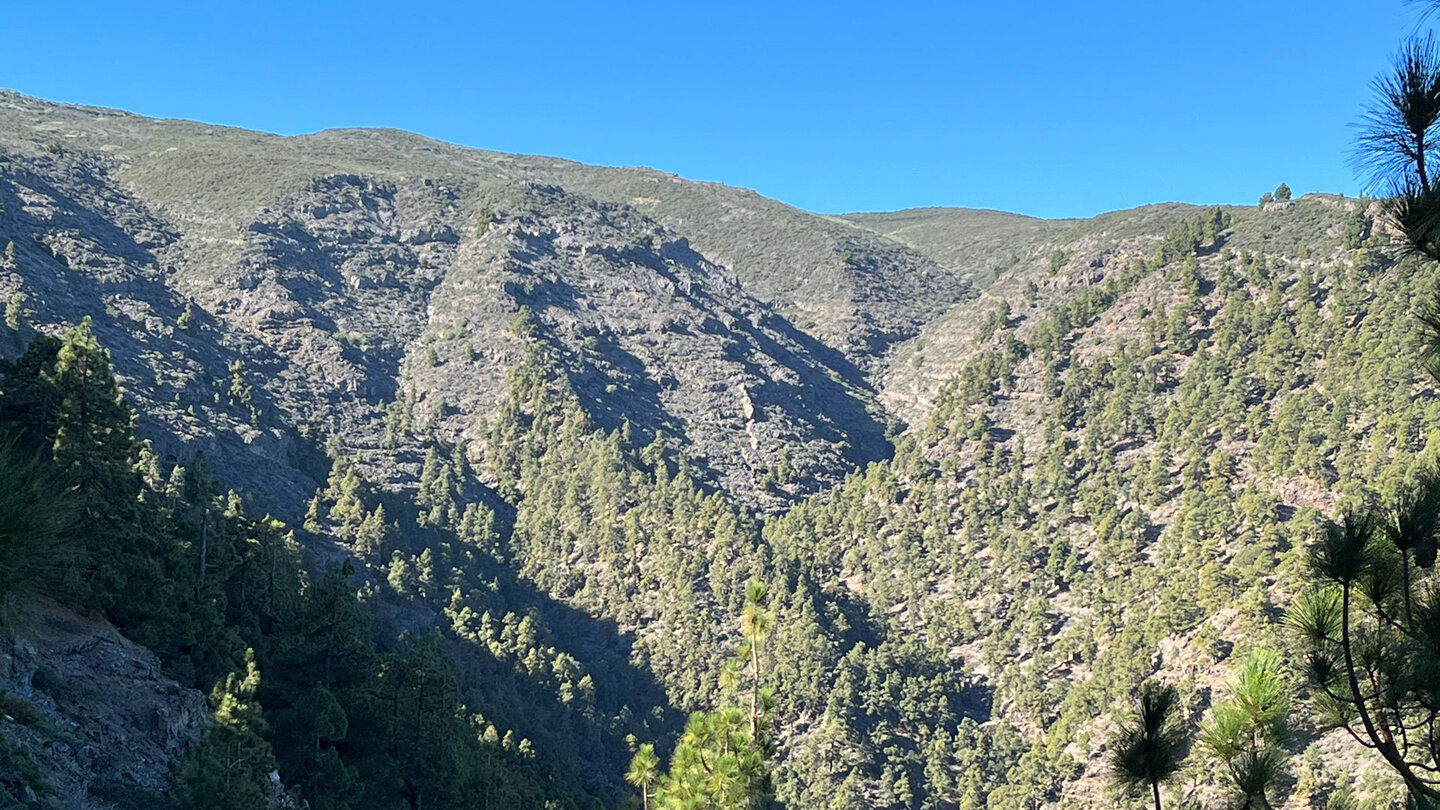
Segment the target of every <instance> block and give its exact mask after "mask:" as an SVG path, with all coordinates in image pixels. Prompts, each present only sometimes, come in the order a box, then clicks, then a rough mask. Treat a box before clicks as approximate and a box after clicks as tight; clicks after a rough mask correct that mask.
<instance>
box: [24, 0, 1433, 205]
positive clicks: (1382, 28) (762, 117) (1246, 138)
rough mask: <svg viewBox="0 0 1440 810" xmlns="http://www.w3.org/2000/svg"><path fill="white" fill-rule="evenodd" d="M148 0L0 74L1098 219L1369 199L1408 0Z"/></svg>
mask: <svg viewBox="0 0 1440 810" xmlns="http://www.w3.org/2000/svg"><path fill="white" fill-rule="evenodd" d="M409 5H412V4H411V3H404V2H397V0H388V2H375V1H373V0H350V1H349V2H327V3H321V2H305V0H296V2H284V3H282V2H241V1H240V0H230V2H208V1H204V0H202V1H200V2H195V1H194V0H192V2H186V3H180V2H168V3H156V2H133V3H117V2H113V1H112V0H104V1H103V2H102V1H100V0H78V1H75V2H58V0H56V1H53V2H52V1H51V0H33V1H32V2H18V3H13V4H9V7H7V9H6V15H5V16H6V23H7V24H6V29H7V31H8V34H7V36H6V37H5V45H4V67H3V68H0V85H3V86H9V87H11V88H13V89H15V90H18V91H20V92H23V93H27V94H30V95H35V96H40V97H43V98H48V99H53V100H56V101H67V102H75V103H83V104H93V105H99V106H106V107H118V108H123V109H127V110H131V111H133V112H137V113H141V114H145V115H152V116H161V117H174V118H190V119H196V120H200V121H205V122H210V123H217V124H229V125H234V126H241V127H248V128H253V129H261V130H266V131H271V132H280V133H285V134H294V133H303V132H313V131H316V130H320V129H325V128H328V127H348V126H385V127H396V128H400V129H407V130H412V131H415V132H419V133H422V134H425V135H429V136H432V137H435V138H440V139H443V140H447V141H453V142H456V143H461V144H465V145H468V146H476V147H482V148H486V149H496V150H501V151H507V152H524V153H533V154H546V155H556V156H560V157H566V158H572V159H574V160H580V161H584V162H587V163H598V164H605V165H645V166H653V167H656V168H659V169H663V170H666V171H671V172H676V173H678V174H680V175H682V176H685V177H690V178H694V179H700V180H715V181H720V182H724V183H728V184H731V185H737V186H746V187H749V188H754V189H756V190H757V191H759V192H761V193H762V194H766V195H768V196H772V197H776V198H778V199H780V200H783V201H785V202H788V203H791V204H793V205H797V206H800V207H802V208H806V209H809V210H813V211H822V212H841V211H855V210H888V209H895V208H906V207H914V206H925V205H959V206H970V207H979V208H998V209H1003V210H1009V211H1018V212H1022V213H1028V214H1034V215H1038V216H1088V215H1091V214H1095V213H1098V212H1101V211H1107V210H1113V209H1117V208H1126V207H1130V206H1134V205H1139V204H1143V203H1148V202H1157V201H1163V200H1183V201H1187V202H1197V203H1218V202H1227V203H1245V204H1249V203H1253V202H1254V201H1255V200H1256V199H1257V198H1258V197H1259V196H1260V194H1261V193H1262V192H1263V191H1266V190H1268V189H1271V188H1273V187H1274V186H1275V185H1276V184H1277V183H1279V182H1280V181H1282V180H1283V181H1285V182H1288V183H1289V184H1290V185H1291V186H1292V187H1293V188H1294V189H1295V190H1296V191H1297V192H1305V191H1334V192H1346V193H1356V192H1358V191H1359V190H1360V184H1359V182H1358V181H1357V180H1356V178H1355V177H1354V176H1353V174H1352V172H1351V170H1350V168H1349V165H1348V160H1347V157H1348V151H1349V147H1350V143H1351V140H1352V139H1353V137H1354V130H1353V128H1352V127H1351V126H1350V124H1351V123H1352V122H1354V121H1355V120H1356V118H1357V117H1358V116H1359V114H1360V111H1361V107H1362V105H1363V103H1364V102H1365V100H1366V98H1367V96H1368V84H1369V82H1370V80H1371V78H1372V77H1373V76H1374V75H1375V74H1376V73H1377V72H1378V71H1379V70H1380V69H1381V68H1382V67H1383V66H1384V65H1385V64H1386V62H1387V61H1388V60H1389V58H1390V56H1391V54H1392V53H1393V52H1394V50H1395V49H1396V47H1397V45H1398V43H1399V41H1400V39H1401V38H1402V37H1403V36H1404V35H1405V34H1407V33H1409V32H1412V31H1414V30H1415V29H1416V27H1417V22H1418V20H1417V16H1418V12H1417V11H1416V8H1415V7H1414V6H1407V5H1405V4H1403V3H1402V2H1401V0H1366V2H1355V0H1345V2H1340V1H1339V0H1273V1H1271V0H1259V1H1258V2H1253V3H1195V2H1184V3H1181V2H1172V1H1171V0H1159V1H1158V2H1157V1H1156V0H1115V1H1114V2H1104V1H1103V0H1102V2H1080V1H1079V0H1075V1H1074V2H993V0H989V1H987V2H962V1H959V0H956V1H955V2H948V3H944V2H936V3H920V2H906V1H905V0H875V2H869V3H853V2H841V1H840V0H831V1H830V2H813V3H812V2H804V3H802V2H787V0H770V2H764V3H751V2H737V1H733V0H732V2H725V3H697V2H685V0H667V2H657V3H649V2H646V3H638V2H635V3H627V2H623V0H622V1H621V2H616V1H615V0H610V2H599V1H598V0H597V1H596V2H590V3H579V2H535V1H534V0H530V1H527V0H508V2H504V3H490V2H477V1H476V0H470V1H469V2H451V1H450V0H446V2H429V3H425V2H416V3H414V5H415V6H416V8H414V9H411V8H406V6H409Z"/></svg>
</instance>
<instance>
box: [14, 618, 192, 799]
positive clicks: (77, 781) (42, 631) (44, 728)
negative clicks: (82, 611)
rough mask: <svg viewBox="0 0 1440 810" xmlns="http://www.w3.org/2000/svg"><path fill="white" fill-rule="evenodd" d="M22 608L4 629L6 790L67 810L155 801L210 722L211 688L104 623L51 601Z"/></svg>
mask: <svg viewBox="0 0 1440 810" xmlns="http://www.w3.org/2000/svg"><path fill="white" fill-rule="evenodd" d="M16 613H17V615H16V616H14V622H13V627H14V628H15V629H13V630H12V631H11V632H10V634H9V635H6V636H3V637H0V695H3V696H4V709H5V713H6V714H5V717H4V719H3V722H0V742H3V743H4V744H5V746H6V750H5V751H3V752H0V789H3V790H5V791H9V792H10V793H11V794H12V795H14V796H16V797H17V798H21V797H28V796H36V797H42V796H49V797H50V798H52V799H54V800H55V801H57V802H59V804H60V805H61V806H63V807H66V808H90V807H102V806H110V805H117V806H127V807H144V806H154V805H153V801H154V800H155V799H157V798H158V796H157V794H160V793H163V792H165V791H166V790H167V788H168V785H169V778H170V777H169V774H170V769H171V766H172V763H173V762H175V760H176V759H177V758H178V757H180V756H181V755H182V754H183V753H184V752H185V750H186V749H187V748H188V746H189V745H190V744H192V743H193V742H195V741H196V740H197V739H199V737H200V732H201V730H202V728H203V726H204V724H205V723H206V722H207V719H208V717H209V715H210V711H209V706H208V705H207V703H206V700H205V696H204V695H202V694H200V693H199V692H197V691H195V690H193V689H186V688H184V687H181V686H180V685H179V684H177V683H176V682H175V681H173V680H171V679H169V678H167V677H165V676H164V675H163V674H161V672H160V662H159V661H158V660H157V659H156V657H155V654H154V653H152V652H150V651H149V650H147V649H145V648H144V647H141V646H139V645H137V644H134V643H132V642H130V641H129V640H127V639H126V638H124V637H123V636H121V635H120V633H119V632H118V631H116V630H115V628H113V627H111V626H110V625H108V624H106V623H105V622H103V621H99V620H95V619H86V618H83V617H80V616H78V615H76V614H74V613H72V612H70V611H68V610H65V609H63V608H59V607H55V606H48V605H32V606H28V607H26V608H24V609H22V610H19V611H16ZM27 761H28V763H33V766H34V769H35V772H38V774H39V775H40V778H41V780H42V784H33V773H32V777H30V778H27V775H26V771H27V770H29V769H28V768H26V763H27ZM0 795H3V794H0ZM22 800H23V799H22Z"/></svg>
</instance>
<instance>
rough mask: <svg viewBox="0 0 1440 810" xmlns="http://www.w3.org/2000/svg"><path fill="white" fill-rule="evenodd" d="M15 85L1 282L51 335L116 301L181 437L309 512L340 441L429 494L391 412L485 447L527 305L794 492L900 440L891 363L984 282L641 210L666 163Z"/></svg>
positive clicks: (667, 191) (771, 493) (718, 482)
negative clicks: (894, 432) (139, 113)
mask: <svg viewBox="0 0 1440 810" xmlns="http://www.w3.org/2000/svg"><path fill="white" fill-rule="evenodd" d="M0 99H3V100H5V101H8V104H0V205H3V211H0V245H3V244H4V243H7V242H13V243H14V245H15V257H16V259H15V262H14V266H13V267H3V268H0V298H8V297H9V296H10V294H11V293H12V292H14V291H17V290H18V291H20V292H21V293H23V294H24V295H25V296H26V297H27V307H28V308H29V309H30V310H31V314H30V318H29V322H30V324H31V325H33V327H34V328H38V329H42V330H46V331H54V330H57V329H60V328H62V327H63V326H64V325H66V324H71V323H74V322H76V321H78V320H79V319H80V318H82V317H84V316H87V315H88V316H90V317H91V318H93V320H94V330H95V332H96V334H97V336H98V337H99V339H100V341H101V342H102V343H103V344H104V345H105V346H107V347H109V348H111V349H112V350H113V354H114V357H115V360H116V370H117V373H118V375H119V376H120V378H121V382H122V385H123V387H124V389H125V393H126V395H127V397H128V398H129V400H130V401H131V403H132V404H133V405H134V406H135V407H136V409H137V410H138V411H139V412H140V414H141V418H142V424H141V426H140V427H141V433H142V434H143V435H146V436H148V437H150V438H152V439H153V440H154V441H155V442H156V444H157V450H158V451H159V452H160V453H161V455H162V456H173V457H174V459H175V460H177V461H179V462H181V463H188V460H189V459H190V458H191V457H192V456H193V455H194V454H195V453H196V452H197V451H204V452H205V454H206V455H207V456H208V457H209V459H210V461H211V466H212V468H213V469H215V470H216V471H217V472H218V473H219V475H220V477H221V478H222V480H223V481H224V482H225V483H226V484H228V485H230V486H233V487H235V488H236V489H238V490H242V491H245V492H249V493H252V494H253V495H255V496H256V497H257V499H258V501H259V502H260V505H261V508H263V509H266V510H268V511H271V512H273V513H275V514H277V515H279V516H281V517H283V518H286V519H289V520H292V521H293V520H295V519H296V518H298V517H299V514H300V513H301V511H302V510H303V508H304V504H305V502H306V500H307V499H308V497H309V495H310V494H311V493H313V492H314V491H315V488H316V486H317V485H318V484H320V483H321V481H322V480H323V477H324V466H323V462H322V461H320V460H319V458H320V454H319V453H318V446H319V445H321V444H323V443H325V442H326V441H327V440H329V439H331V438H338V439H339V440H340V442H341V444H342V445H343V446H344V447H345V448H347V450H348V451H353V452H357V453H359V454H360V455H361V456H362V461H361V463H362V465H364V466H365V468H366V472H367V474H368V475H369V476H370V477H371V478H373V479H374V480H378V481H384V482H387V484H389V485H391V486H394V487H405V486H409V485H412V484H413V482H414V480H415V479H416V477H417V475H418V472H419V468H418V463H417V461H416V460H415V459H414V458H411V456H413V453H411V454H408V455H407V450H406V448H405V447H404V446H403V443H402V446H401V447H400V448H399V449H398V451H397V452H391V453H381V452H373V451H377V450H378V449H379V447H380V444H381V440H382V437H383V436H384V433H385V417H386V414H387V412H388V411H390V409H391V406H392V403H395V402H397V401H398V402H401V403H403V404H404V407H405V409H406V410H407V412H408V415H409V417H410V419H411V420H412V422H413V423H414V424H416V425H418V426H420V428H421V429H423V430H426V431H428V430H430V429H431V428H432V427H433V428H434V429H435V430H436V431H437V433H439V434H440V435H442V436H443V437H444V438H447V439H451V440H454V439H459V438H473V437H474V436H476V435H477V434H478V433H479V432H480V429H481V428H482V427H483V422H484V420H485V419H486V418H487V417H488V416H490V415H491V414H492V413H493V411H494V408H495V406H496V405H497V403H498V401H499V399H500V397H501V395H502V393H503V391H504V388H505V380H506V374H507V372H508V370H509V369H510V367H511V366H512V365H513V364H514V363H515V362H516V361H517V360H518V359H519V357H520V356H521V353H522V344H521V342H520V341H519V340H518V339H516V338H515V336H514V335H512V334H511V333H510V330H509V326H510V324H511V322H512V321H513V320H514V318H515V316H516V313H517V312H518V311H519V310H520V309H521V307H522V306H528V307H530V308H532V309H533V310H534V311H535V313H536V315H537V317H538V321H539V324H540V326H541V335H542V337H543V338H544V339H545V340H546V341H547V342H548V343H549V344H550V345H551V346H552V348H553V349H554V350H555V354H556V355H557V356H558V357H560V358H562V360H563V362H564V364H565V366H566V370H567V371H568V372H569V374H570V375H571V378H572V382H573V383H574V384H575V386H576V388H577V389H578V390H579V392H580V393H581V395H582V397H583V398H584V400H585V403H586V405H587V406H588V407H589V409H590V410H591V412H592V416H593V417H594V418H595V419H596V421H597V422H598V423H599V424H601V425H603V426H606V427H610V428H617V429H618V428H619V427H621V426H622V425H624V424H625V423H627V422H628V423H629V425H630V426H631V429H632V430H633V431H634V433H635V434H636V435H637V438H638V439H639V440H640V441H648V440H649V439H650V438H651V437H653V436H655V435H663V436H665V437H666V440H667V441H668V442H669V444H670V445H671V446H672V447H673V448H674V449H676V450H683V451H684V452H686V453H687V454H688V455H689V456H690V457H691V458H692V460H694V462H695V467H696V470H697V472H698V473H699V474H700V475H701V476H703V477H705V478H708V479H709V481H710V483H712V484H713V485H715V486H717V487H719V488H722V489H724V490H726V491H728V492H729V493H730V494H732V495H733V496H735V497H736V498H737V499H739V500H741V501H744V502H748V503H750V504H751V505H754V506H757V507H759V508H761V509H765V510H772V509H778V508H783V507H784V505H785V504H786V503H789V502H791V501H792V500H793V499H794V498H796V497H799V496H803V495H805V494H807V493H809V492H814V491H816V490H818V489H820V488H823V487H824V486H826V485H828V484H831V483H834V482H835V481H838V480H839V479H840V478H841V477H843V475H844V474H845V473H846V472H848V471H849V470H851V469H854V468H855V467H856V466H858V465H863V464H865V463H867V462H869V461H873V460H876V459H879V458H883V457H885V456H886V455H887V454H888V453H889V452H890V445H889V442H888V441H887V440H886V438H885V422H886V420H885V417H884V415H883V412H882V409H881V408H880V406H879V404H878V401H877V398H876V396H875V392H874V390H873V386H872V382H871V380H872V376H873V374H874V372H875V369H876V368H877V366H878V363H879V359H880V357H881V355H882V353H883V351H884V350H885V347H887V346H889V345H890V344H892V343H893V342H894V341H896V340H899V339H902V338H904V337H906V336H908V335H912V334H914V333H915V332H916V331H917V330H918V329H919V328H920V326H921V325H922V323H923V321H924V319H925V318H926V317H932V316H934V315H936V314H938V313H939V311H940V309H941V308H943V306H944V303H945V302H948V301H953V300H957V299H958V298H961V297H963V296H964V295H965V294H966V288H965V286H964V285H963V284H961V283H959V282H957V281H955V279H954V278H952V277H951V276H950V275H949V274H947V272H946V271H944V270H942V269H940V268H939V266H938V265H935V264H934V263H933V262H931V261H930V260H929V259H926V258H925V257H923V256H922V255H921V254H919V253H917V252H915V251H913V250H910V249H908V248H905V247H903V246H901V245H899V244H898V243H895V242H892V241H889V240H887V239H885V238H884V237H881V236H878V235H876V234H873V233H870V232H866V231H863V230H861V229H859V228H856V227H855V226H852V225H849V224H847V223H842V222H839V221H836V220H831V219H828V218H824V217H817V216H814V215H810V214H805V213H803V212H799V211H795V210H794V209H790V208H788V207H786V206H783V205H780V204H779V203H775V202H774V201H770V200H764V199H763V198H760V197H758V196H757V195H753V194H752V193H749V192H743V193H742V192H740V191H739V190H735V189H726V188H724V187H718V186H711V185H706V184H693V183H688V182H683V181H679V180H678V179H673V182H672V178H667V179H666V181H665V183H663V184H661V185H663V186H665V188H664V189H662V190H660V191H656V192H655V194H654V195H652V196H651V197H647V198H644V199H654V200H660V201H662V203H661V204H658V205H651V204H649V203H643V204H635V202H634V199H632V198H631V196H634V195H631V196H626V195H627V194H629V191H633V190H634V188H632V186H634V185H635V183H639V184H640V186H645V187H648V185H650V182H649V181H651V180H654V179H655V178H656V175H657V173H654V172H648V171H640V170H600V169H592V168H590V167H582V166H578V165H575V164H569V163H566V162H564V161H546V160H543V159H531V158H520V157H512V156H497V155H493V154H490V153H484V152H477V151H475V150H464V149H458V148H455V147H449V146H446V145H443V144H435V143H432V142H424V143H423V144H422V143H418V142H417V140H418V139H415V138H413V137H411V136H407V135H404V134H402V133H370V134H368V135H364V134H361V133H345V134H333V133H332V134H326V135H320V136H314V137H310V138H301V139H284V138H276V137H272V136H261V135H256V134H253V133H240V132H236V131H231V130H222V129H217V128H207V127H201V126H199V125H190V124H179V123H176V122H163V121H151V120H147V119H142V118H138V117H135V116H126V115H120V114H115V113H111V112H99V111H93V110H84V109H80V108H73V107H65V106H62V105H50V104H46V103H44V102H39V101H36V100H33V99H25V98H23V97H19V96H13V95H6V96H0ZM257 144H258V145H257ZM497 169H500V170H498V171H497ZM672 185H673V186H675V188H670V186H672ZM596 195H602V196H601V197H600V198H598V199H597V196H596ZM617 197H618V198H620V199H619V200H618V201H617V200H616V198H617ZM606 198H608V199H606ZM702 214H703V216H702ZM767 223H768V224H767ZM692 234H695V235H696V240H695V241H692V238H691V235H692ZM697 245H706V246H709V249H710V250H711V251H712V254H713V255H712V254H707V253H706V252H704V249H702V248H697ZM716 255H721V256H730V257H734V258H731V259H730V261H735V262H739V263H740V267H739V269H738V270H737V269H736V268H734V267H731V266H727V265H726V264H724V263H722V262H721V261H719V260H717V259H716V258H715V256H716ZM752 288H753V289H754V290H755V291H758V293H757V292H754V291H752ZM797 318H798V319H802V320H800V321H797V320H796V319H797ZM802 322H803V324H804V326H802V325H801V323H802ZM23 337H24V335H16V334H13V333H11V332H10V331H9V330H8V329H7V330H4V334H3V335H0V340H3V341H4V344H5V345H0V350H3V351H6V352H9V353H13V352H14V351H18V350H19V349H20V347H21V345H22V340H23ZM742 387H743V389H744V390H745V392H746V393H745V395H744V396H742V397H739V398H737V396H736V392H737V390H738V389H740V388H742ZM241 389H247V390H248V391H249V393H246V394H244V395H243V396H240V397H238V398H237V396H236V393H235V392H236V391H238V390H241ZM782 455H783V456H784V458H785V460H784V462H783V466H784V467H785V468H786V469H787V470H790V471H792V474H791V475H789V476H787V480H788V483H787V484H786V485H785V486H784V487H783V488H782V489H778V490H777V489H767V487H765V486H762V485H761V483H760V482H762V481H763V480H766V479H769V478H773V475H772V473H773V470H774V469H776V467H777V466H780V465H781V464H782V461H781V459H782Z"/></svg>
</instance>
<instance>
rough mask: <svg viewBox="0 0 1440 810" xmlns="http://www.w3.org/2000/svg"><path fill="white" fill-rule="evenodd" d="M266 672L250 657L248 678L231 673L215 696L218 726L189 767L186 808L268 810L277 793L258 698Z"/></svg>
mask: <svg viewBox="0 0 1440 810" xmlns="http://www.w3.org/2000/svg"><path fill="white" fill-rule="evenodd" d="M259 688H260V669H259V667H258V666H257V665H256V664H255V651H254V650H247V651H246V652H245V674H244V675H243V676H242V675H239V674H236V673H231V674H230V675H227V676H226V677H225V680H224V682H222V683H220V684H216V686H215V690H214V691H213V692H212V693H211V695H210V702H211V705H212V706H213V707H214V709H215V725H214V726H213V727H212V728H210V729H209V730H208V731H206V732H205V735H204V737H203V738H202V739H201V741H200V743H199V745H197V746H196V748H195V750H194V751H193V752H192V753H191V755H190V759H189V761H188V762H187V763H186V765H185V768H184V779H183V783H184V803H185V806H186V807H188V808H194V810H264V809H265V808H267V807H269V806H270V800H271V797H272V794H273V790H272V789H271V783H270V774H271V772H273V771H274V770H275V757H274V754H273V753H272V752H271V749H270V744H269V743H268V742H266V741H265V733H266V730H267V725H266V722H265V718H264V716H263V712H262V711H261V709H260V704H259V702H258V701H257V700H256V698H255V693H256V691H257V690H259Z"/></svg>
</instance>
